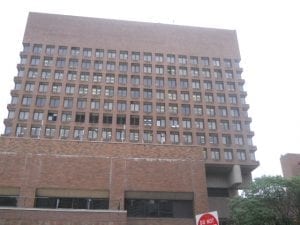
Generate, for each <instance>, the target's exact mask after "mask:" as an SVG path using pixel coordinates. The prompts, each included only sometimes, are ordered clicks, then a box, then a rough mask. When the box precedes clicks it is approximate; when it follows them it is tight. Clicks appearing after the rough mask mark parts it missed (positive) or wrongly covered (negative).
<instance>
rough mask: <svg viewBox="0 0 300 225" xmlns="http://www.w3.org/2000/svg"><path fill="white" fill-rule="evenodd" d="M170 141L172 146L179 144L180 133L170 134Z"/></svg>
mask: <svg viewBox="0 0 300 225" xmlns="http://www.w3.org/2000/svg"><path fill="white" fill-rule="evenodd" d="M170 141H171V143H172V144H179V133H178V132H170Z"/></svg>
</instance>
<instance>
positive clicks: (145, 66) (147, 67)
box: [144, 64, 152, 73]
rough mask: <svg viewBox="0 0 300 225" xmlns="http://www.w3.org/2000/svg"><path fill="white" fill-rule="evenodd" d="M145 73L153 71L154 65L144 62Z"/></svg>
mask: <svg viewBox="0 0 300 225" xmlns="http://www.w3.org/2000/svg"><path fill="white" fill-rule="evenodd" d="M144 73H152V65H151V64H144Z"/></svg>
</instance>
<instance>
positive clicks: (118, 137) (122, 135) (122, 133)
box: [116, 129, 126, 142]
mask: <svg viewBox="0 0 300 225" xmlns="http://www.w3.org/2000/svg"><path fill="white" fill-rule="evenodd" d="M125 139H126V134H125V130H121V129H117V130H116V141H122V142H124V141H125Z"/></svg>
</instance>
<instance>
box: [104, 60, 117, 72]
mask: <svg viewBox="0 0 300 225" xmlns="http://www.w3.org/2000/svg"><path fill="white" fill-rule="evenodd" d="M115 69H116V63H115V62H107V63H106V70H107V71H110V72H113V71H115Z"/></svg>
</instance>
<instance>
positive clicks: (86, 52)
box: [82, 48, 92, 57]
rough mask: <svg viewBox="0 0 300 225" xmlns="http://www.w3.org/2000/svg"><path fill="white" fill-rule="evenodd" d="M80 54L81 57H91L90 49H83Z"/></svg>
mask: <svg viewBox="0 0 300 225" xmlns="http://www.w3.org/2000/svg"><path fill="white" fill-rule="evenodd" d="M82 53H83V57H91V56H92V49H91V48H84V49H83V52H82Z"/></svg>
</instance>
